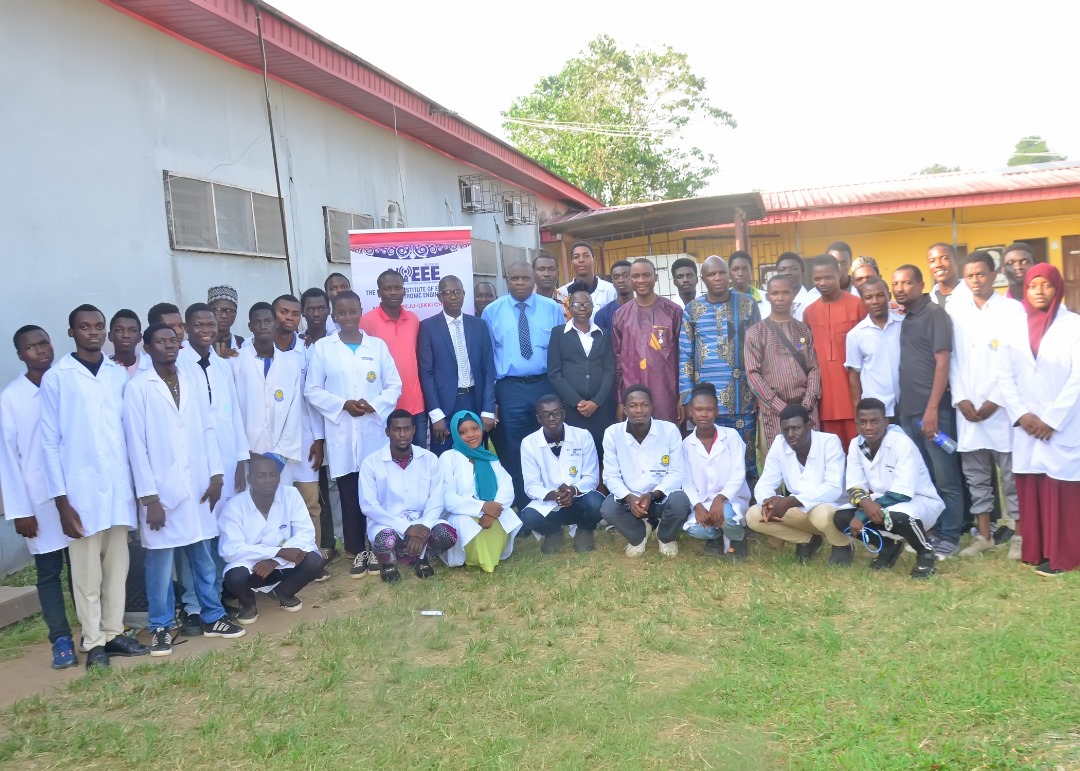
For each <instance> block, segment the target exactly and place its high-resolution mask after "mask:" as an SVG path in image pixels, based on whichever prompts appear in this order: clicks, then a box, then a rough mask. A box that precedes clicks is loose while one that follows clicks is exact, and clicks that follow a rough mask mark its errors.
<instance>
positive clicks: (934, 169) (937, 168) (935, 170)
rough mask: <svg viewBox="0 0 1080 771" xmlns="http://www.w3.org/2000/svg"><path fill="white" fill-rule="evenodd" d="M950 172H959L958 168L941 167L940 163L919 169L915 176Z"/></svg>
mask: <svg viewBox="0 0 1080 771" xmlns="http://www.w3.org/2000/svg"><path fill="white" fill-rule="evenodd" d="M950 171H960V167H959V166H942V165H941V164H940V163H935V164H933V165H932V166H927V167H926V168H923V169H919V170H918V171H917V172H915V173H916V174H948V173H949V172H950Z"/></svg>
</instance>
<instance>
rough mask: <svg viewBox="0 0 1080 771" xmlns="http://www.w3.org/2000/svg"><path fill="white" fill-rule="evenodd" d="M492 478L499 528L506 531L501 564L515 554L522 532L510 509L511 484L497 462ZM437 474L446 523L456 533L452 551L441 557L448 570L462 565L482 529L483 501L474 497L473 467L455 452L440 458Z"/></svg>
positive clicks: (495, 462)
mask: <svg viewBox="0 0 1080 771" xmlns="http://www.w3.org/2000/svg"><path fill="white" fill-rule="evenodd" d="M491 467H492V469H494V471H495V478H496V479H497V480H498V482H499V488H498V491H497V492H496V493H495V500H496V501H498V502H499V503H501V504H502V505H503V510H502V514H500V515H499V524H500V525H502V527H503V530H505V531H506V534H507V536H508V537H507V539H506V548H505V549H503V553H502V554H500V555H499V559H500V560H504V559H506V558H507V557H509V556H510V555H511V554H512V553H513V551H514V538H515V537H516V536H517V532H518V530H520V529H521V520H520V519H518V515H517V514H516V513H514V510H513V509H511V508H510V506H511V504H513V502H514V482H513V480H511V479H510V475H509V474H507V473H506V470H505V469H504V468H503V467H502V464H500V463H499V462H498V461H492V463H491ZM439 470H440V472H441V473H442V479H443V505H445V506H446V521H447V522H449V523H450V526H451V527H453V528H454V530H456V531H457V535H458V540H457V543H456V544H454V546H453V548H451V549H448V550H447V551H446V552H445V553H444V554H441V555H439V556H441V557H442V559H443V561H444V562H445V563H446V564H447V565H449V566H450V567H452V568H453V567H457V566H458V565H464V564H465V546H466V545H467V544H468V543H469V542H470V541H472V539H473V538H476V536H478V535H479V534H480V531H481V530H482V529H483V528H481V527H480V522H479V520H480V515H481V513H482V512H481V510H480V509H481V507H482V506H483V504H484V501H482V500H480V499H479V498H477V497H476V482H475V481H474V477H473V467H472V463H470V462H469V459H468V458H466V457H465V456H464V455H462V454H461V453H460V452H458V451H457V450H447V451H446V452H444V453H443V454H442V456H441V457H440V458H439Z"/></svg>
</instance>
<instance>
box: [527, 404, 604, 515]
mask: <svg viewBox="0 0 1080 771" xmlns="http://www.w3.org/2000/svg"><path fill="white" fill-rule="evenodd" d="M563 429H564V430H565V431H566V433H565V434H564V435H563V442H562V449H561V450H560V451H559V457H558V458H556V457H555V453H553V452H552V451H551V450H550V449H548V446H547V444H548V442H547V439H545V438H544V429H542V428H541V429H540V430H539V431H534V432H533V433H531V434H529V435H528V436H527V437H525V439H524V441H523V442H522V443H521V477H522V479H523V480H524V482H525V494H526V495H528V496H529V498H531V499H532V500H531V501H530V502H529V508H530V509H533V510H534V511H536V512H537V513H538V514H540V515H541V516H545V517H546V516H547V515H548V514H550V513H551V512H552V511H554V510H555V509H557V508H559V506H558V505H557V504H556V503H555V501H545V500H544V496H545V495H547V494H548V493H550V492H551V491H552V490H555V489H558V487H559V485H562V484H565V485H570V486H575V485H576V486H577V489H578V491H579V492H580V493H581V494H582V495H584V494H585V493H587V492H590V491H592V490H595V489H596V483H597V482H598V481H599V479H600V464H599V462H598V461H597V459H596V444H595V443H594V442H593V438H592V434H590V433H589V432H588V431H586V430H585V429H583V428H577V427H575V426H568V425H563Z"/></svg>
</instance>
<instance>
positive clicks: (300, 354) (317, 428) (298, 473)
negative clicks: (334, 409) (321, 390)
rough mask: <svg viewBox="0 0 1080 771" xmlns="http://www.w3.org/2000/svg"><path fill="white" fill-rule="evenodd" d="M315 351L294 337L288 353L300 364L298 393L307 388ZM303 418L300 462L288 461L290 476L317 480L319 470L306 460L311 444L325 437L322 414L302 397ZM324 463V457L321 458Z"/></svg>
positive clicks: (298, 478)
mask: <svg viewBox="0 0 1080 771" xmlns="http://www.w3.org/2000/svg"><path fill="white" fill-rule="evenodd" d="M314 352H315V346H314V345H304V340H303V338H299V337H298V338H297V339H296V345H295V346H293V349H292V350H291V351H286V352H285V353H290V354H292V355H293V356H296V357H297V363H298V364H300V393H301V394H303V393H304V392H305V390H306V389H307V372H308V367H310V366H311V356H312V354H313V353H314ZM303 401H304V419H303V421H302V422H301V425H300V429H301V430H300V462H299V463H290V464H289V465H290V466H292V469H291V476H292V481H293V482H318V481H319V470H318V469H313V468H312V467H311V461H309V460H308V455H309V454H310V453H311V445H312V444H314V443H315V440H317V439H325V438H326V434H325V433H324V431H323V416H322V415H320V414H319V411H318V410H317V409H315V408H314V407H312V406H311V402H309V401H308V400H307V397H304V400H303ZM323 462H324V463H325V458H324V459H323Z"/></svg>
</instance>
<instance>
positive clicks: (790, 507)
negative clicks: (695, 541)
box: [746, 404, 851, 565]
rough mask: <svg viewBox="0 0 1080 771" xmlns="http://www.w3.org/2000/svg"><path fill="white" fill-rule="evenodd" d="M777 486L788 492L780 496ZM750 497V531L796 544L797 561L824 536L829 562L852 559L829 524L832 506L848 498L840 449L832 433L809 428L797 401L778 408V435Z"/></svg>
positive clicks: (845, 541)
mask: <svg viewBox="0 0 1080 771" xmlns="http://www.w3.org/2000/svg"><path fill="white" fill-rule="evenodd" d="M781 485H783V487H784V488H785V489H786V490H787V495H780V486H781ZM754 497H755V498H757V500H758V501H759V505H757V506H754V507H753V508H751V509H750V511H748V512H746V524H747V526H748V527H749V528H750V529H751V530H754V531H755V532H758V533H762V534H764V535H770V536H775V537H777V538H779V539H780V540H782V541H787V542H788V543H794V544H797V545H796V547H795V559H797V560H798V561H799V562H807V561H809V560H810V558H811V557H813V556H814V553H815V552H817V550H818V549H819V548H821V542H822V539H823V538H824V540H826V541H828V542H829V544H830V545H831V546H832V547H833V549H832V555H831V556H830V557H829V564H831V565H849V564H851V542H850V541H849V540H848V538H847V536H845V535H844V534H843V533H842V532H840V531H839V530H837V529H836V526H835V525H834V524H833V515H834V514H835V513H836V509H837V507H839V506H843V505H845V504H846V503H847V496H845V495H844V448H843V447H842V446H841V445H840V439H839V438H838V437H837V436H836V435H835V434H826V433H824V432H821V431H813V430H811V428H810V413H809V412H807V411H806V408H805V407H803V406H802V405H801V404H789V405H788V406H787V407H785V408H784V409H783V411H782V412H781V413H780V436H778V437H776V439H775V440H774V441H773V443H772V447H770V448H769V454H768V455H766V456H765V467H764V468H763V469H762V471H761V478H760V479H758V483H757V486H756V487H755V488H754Z"/></svg>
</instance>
